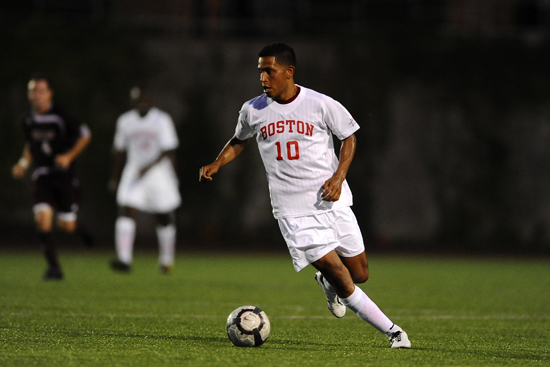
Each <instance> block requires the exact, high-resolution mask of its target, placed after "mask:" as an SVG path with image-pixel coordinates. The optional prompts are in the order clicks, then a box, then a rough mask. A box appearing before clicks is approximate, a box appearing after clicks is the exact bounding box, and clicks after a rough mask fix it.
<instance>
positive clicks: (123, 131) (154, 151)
mask: <svg viewBox="0 0 550 367" xmlns="http://www.w3.org/2000/svg"><path fill="white" fill-rule="evenodd" d="M178 145H179V141H178V136H177V134H176V129H175V128H174V123H173V122H172V118H171V117H170V115H168V114H167V113H166V112H164V111H161V110H159V109H158V108H156V107H153V108H151V109H150V110H149V112H148V113H147V115H145V117H141V116H140V115H139V113H138V111H137V110H130V111H128V112H126V113H124V114H123V115H121V116H120V117H119V118H118V121H117V127H116V133H115V141H114V147H115V149H116V150H120V151H126V152H127V161H126V165H127V166H131V167H134V168H137V169H139V168H141V167H144V166H146V165H148V164H149V163H151V162H153V161H154V160H155V159H157V158H158V156H159V155H160V154H162V152H163V151H167V150H173V149H176V148H177V147H178Z"/></svg>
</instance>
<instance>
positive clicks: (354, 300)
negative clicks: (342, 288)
mask: <svg viewBox="0 0 550 367" xmlns="http://www.w3.org/2000/svg"><path fill="white" fill-rule="evenodd" d="M326 283H328V282H325V284H326ZM331 288H332V286H331ZM340 300H341V301H342V303H343V304H344V305H345V306H346V307H347V308H349V309H350V310H352V311H353V312H354V313H355V314H356V315H357V316H359V317H360V318H361V319H362V320H364V321H366V322H368V323H369V324H371V325H372V326H373V327H374V328H375V329H377V330H378V331H380V332H382V333H384V334H387V333H388V332H389V331H390V329H391V328H392V327H393V322H392V321H391V320H390V319H389V318H388V317H387V316H386V315H385V314H384V313H383V312H382V311H381V310H380V308H379V307H378V306H377V305H376V303H374V302H373V301H372V300H371V299H370V298H369V296H367V294H366V293H365V292H363V290H362V289H361V288H359V287H357V286H355V290H354V291H353V293H352V294H351V296H349V297H347V298H340Z"/></svg>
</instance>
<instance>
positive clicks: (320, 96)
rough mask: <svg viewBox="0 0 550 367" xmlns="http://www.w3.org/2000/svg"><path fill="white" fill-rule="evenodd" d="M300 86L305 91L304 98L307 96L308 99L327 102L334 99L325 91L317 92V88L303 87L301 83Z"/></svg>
mask: <svg viewBox="0 0 550 367" xmlns="http://www.w3.org/2000/svg"><path fill="white" fill-rule="evenodd" d="M299 87H300V88H301V90H302V92H303V93H304V98H306V99H310V100H315V101H318V102H319V103H326V102H327V101H328V102H332V101H334V99H333V98H332V97H330V96H327V95H326V94H324V93H321V92H317V91H316V90H313V89H311V88H306V87H302V86H301V85H300V86H299Z"/></svg>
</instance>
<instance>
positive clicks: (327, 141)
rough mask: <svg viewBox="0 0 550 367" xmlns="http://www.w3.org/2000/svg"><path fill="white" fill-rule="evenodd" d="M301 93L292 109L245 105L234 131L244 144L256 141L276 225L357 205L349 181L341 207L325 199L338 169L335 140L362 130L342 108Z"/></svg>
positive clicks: (268, 102) (265, 102) (259, 101)
mask: <svg viewBox="0 0 550 367" xmlns="http://www.w3.org/2000/svg"><path fill="white" fill-rule="evenodd" d="M300 89H301V90H300V93H299V94H298V96H297V97H296V99H295V100H293V101H292V102H290V103H287V104H280V103H277V102H275V101H274V100H273V99H271V98H268V97H267V96H266V95H265V94H262V95H261V96H259V97H256V98H254V99H251V100H250V101H248V102H246V103H245V104H244V105H243V107H242V109H241V111H240V112H239V119H238V123H237V127H236V130H235V135H236V137H237V139H240V140H245V139H249V138H252V137H253V136H254V135H256V141H257V142H258V149H259V150H260V155H261V157H262V160H263V163H264V166H265V170H266V174H267V180H268V183H269V192H270V196H271V204H272V206H273V215H274V216H275V218H277V219H279V218H284V217H298V216H305V215H312V214H316V213H320V212H325V211H329V210H332V209H336V208H341V207H345V206H351V205H352V195H351V190H350V188H349V186H348V183H347V181H344V183H343V184H342V194H341V196H340V199H339V200H338V201H336V202H328V201H324V200H322V199H321V193H322V191H323V190H322V186H323V184H324V183H325V181H326V180H328V179H329V178H330V177H332V175H333V174H334V172H336V169H337V168H338V158H337V156H336V153H335V151H334V143H333V138H332V136H333V134H334V135H335V136H336V137H338V139H340V140H343V139H346V138H347V137H349V136H350V135H352V134H353V133H354V132H355V131H357V130H358V129H359V125H358V124H357V123H356V122H355V120H354V119H353V117H352V116H351V114H350V113H349V112H348V111H347V110H346V109H345V108H344V106H342V105H341V104H340V103H339V102H337V101H335V100H334V99H332V98H330V97H328V96H326V95H324V94H321V93H318V92H316V91H314V90H312V89H308V88H304V87H300Z"/></svg>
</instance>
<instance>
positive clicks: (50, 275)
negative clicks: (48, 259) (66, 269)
mask: <svg viewBox="0 0 550 367" xmlns="http://www.w3.org/2000/svg"><path fill="white" fill-rule="evenodd" d="M42 279H44V280H63V272H62V271H61V269H59V268H49V269H48V270H46V272H45V273H44V275H43V276H42Z"/></svg>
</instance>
